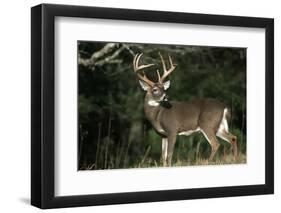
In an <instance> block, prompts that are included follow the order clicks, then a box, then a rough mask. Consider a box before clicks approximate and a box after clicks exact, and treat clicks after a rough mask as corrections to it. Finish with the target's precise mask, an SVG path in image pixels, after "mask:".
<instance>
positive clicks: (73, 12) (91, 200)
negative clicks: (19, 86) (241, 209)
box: [31, 4, 274, 209]
mask: <svg viewBox="0 0 281 213" xmlns="http://www.w3.org/2000/svg"><path fill="white" fill-rule="evenodd" d="M58 16H63V17H80V18H101V19H112V20H132V21H145V22H166V23H182V24H199V25H217V26H237V27H249V28H264V29H265V34H266V41H265V43H266V48H265V51H266V52H265V61H266V64H265V73H266V75H265V76H266V78H265V85H266V86H265V90H266V91H265V93H266V97H265V98H266V101H265V102H266V106H265V109H266V110H265V115H266V118H265V121H266V124H265V126H266V128H265V133H266V134H265V161H266V162H265V184H261V185H246V186H225V187H213V188H199V189H177V190H163V191H144V192H129V193H112V194H93V195H73V196H60V197H56V196H55V195H54V189H55V188H54V187H55V182H54V178H55V171H54V163H55V162H54V148H55V146H54V131H55V129H54V128H55V125H54V122H55V114H54V113H55V111H54V109H55V108H54V106H55V100H54V93H55V88H54V86H55V85H54V82H55V81H54V78H55V75H54V72H55V69H54V55H55V54H54V51H55V46H54V45H55V44H54V21H55V17H58ZM31 112H32V113H31V204H32V205H34V206H37V207H39V208H43V209H46V208H60V207H76V206H90V205H106V204H121V203H137V202H153V201H169V200H182V199H197V198H217V197H229V196H245V195H259V194H272V193H274V20H273V19H270V18H256V17H240V16H224V15H207V14H193V13H178V12H164V11H146V10H130V9H112V8H101V7H86V6H66V5H53V4H41V5H38V6H35V7H32V9H31Z"/></svg>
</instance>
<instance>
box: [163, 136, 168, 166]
mask: <svg viewBox="0 0 281 213" xmlns="http://www.w3.org/2000/svg"><path fill="white" fill-rule="evenodd" d="M167 156H168V138H162V162H163V166H167V165H166V162H167Z"/></svg>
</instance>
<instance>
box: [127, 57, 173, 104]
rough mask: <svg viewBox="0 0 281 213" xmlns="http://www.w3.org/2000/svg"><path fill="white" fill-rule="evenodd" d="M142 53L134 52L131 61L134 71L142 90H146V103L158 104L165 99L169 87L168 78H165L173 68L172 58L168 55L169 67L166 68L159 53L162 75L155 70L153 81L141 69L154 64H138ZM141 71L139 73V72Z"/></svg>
mask: <svg viewBox="0 0 281 213" xmlns="http://www.w3.org/2000/svg"><path fill="white" fill-rule="evenodd" d="M142 55H143V54H142V53H141V54H136V56H135V57H134V61H133V66H134V71H135V73H136V74H137V76H138V78H139V83H140V85H141V87H142V89H143V90H144V91H146V92H147V97H148V98H149V100H148V103H149V104H150V105H152V106H158V105H159V103H160V102H162V101H167V96H166V92H165V91H166V90H167V89H168V88H169V87H170V80H168V81H165V79H166V78H167V77H168V76H169V75H170V74H171V73H172V72H173V71H174V70H175V68H176V65H175V64H173V62H172V59H171V57H170V56H168V57H169V63H170V68H169V69H167V67H166V64H165V61H164V59H163V57H162V55H161V54H160V53H159V56H160V59H161V62H162V66H163V75H162V76H161V75H160V73H159V70H156V72H157V76H158V81H157V82H153V81H151V80H150V79H148V77H147V76H146V74H145V72H144V70H143V69H145V68H148V67H151V66H154V64H146V65H139V61H140V58H141V56H142ZM140 72H141V73H140Z"/></svg>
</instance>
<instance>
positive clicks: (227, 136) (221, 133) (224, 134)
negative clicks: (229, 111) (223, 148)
mask: <svg viewBox="0 0 281 213" xmlns="http://www.w3.org/2000/svg"><path fill="white" fill-rule="evenodd" d="M216 135H217V136H218V137H220V138H221V139H223V140H225V141H226V142H228V143H230V144H231V147H232V152H233V156H234V158H236V157H237V154H238V153H237V152H238V151H237V137H236V136H235V135H233V134H231V133H230V132H229V131H228V124H227V121H226V120H225V118H223V120H222V121H221V124H220V126H219V129H218V131H217V133H216Z"/></svg>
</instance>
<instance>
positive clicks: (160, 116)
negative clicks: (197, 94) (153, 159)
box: [133, 53, 237, 166]
mask: <svg viewBox="0 0 281 213" xmlns="http://www.w3.org/2000/svg"><path fill="white" fill-rule="evenodd" d="M159 55H160V58H161V61H162V66H163V75H162V76H161V75H160V73H159V71H158V70H156V71H157V76H158V82H153V81H151V80H150V79H149V78H148V77H147V76H146V74H145V72H144V70H143V69H145V68H148V67H151V66H153V65H154V64H144V65H139V61H140V58H141V56H142V53H141V54H137V55H135V57H134V61H133V66H134V71H135V73H136V74H137V76H138V78H139V82H140V85H141V87H142V89H143V90H144V91H146V95H145V99H144V112H145V116H146V118H147V119H148V120H149V121H150V123H151V124H152V126H153V127H154V129H155V130H156V131H157V132H158V133H159V134H161V135H162V161H163V165H164V166H167V165H168V166H171V162H172V155H173V150H174V146H175V142H176V137H177V135H186V136H188V135H190V134H192V133H194V132H198V131H200V132H202V133H203V135H204V136H205V138H206V139H207V141H208V142H209V144H210V145H211V148H212V152H211V155H210V158H209V159H210V160H212V159H213V158H214V155H215V154H216V151H217V149H218V147H219V142H218V139H217V136H218V137H220V138H222V139H223V140H225V141H227V142H229V143H230V144H231V146H232V151H233V155H234V157H236V156H237V138H236V136H234V135H233V134H231V133H230V132H229V130H228V122H227V120H228V119H229V117H230V111H229V109H228V108H227V107H226V106H225V105H224V104H223V103H221V102H218V101H216V100H211V99H199V100H193V101H186V102H167V101H168V100H167V97H166V93H165V91H166V90H167V89H168V88H169V87H170V81H169V80H168V81H165V79H166V78H167V77H168V76H169V75H170V74H171V73H172V72H173V71H174V70H175V68H176V65H175V64H173V62H172V59H171V57H170V56H169V64H170V68H169V69H167V67H166V63H165V61H164V59H163V57H162V55H161V54H160V53H159ZM162 102H166V103H169V104H168V105H167V106H165V105H164V106H163V104H161V103H162Z"/></svg>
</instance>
